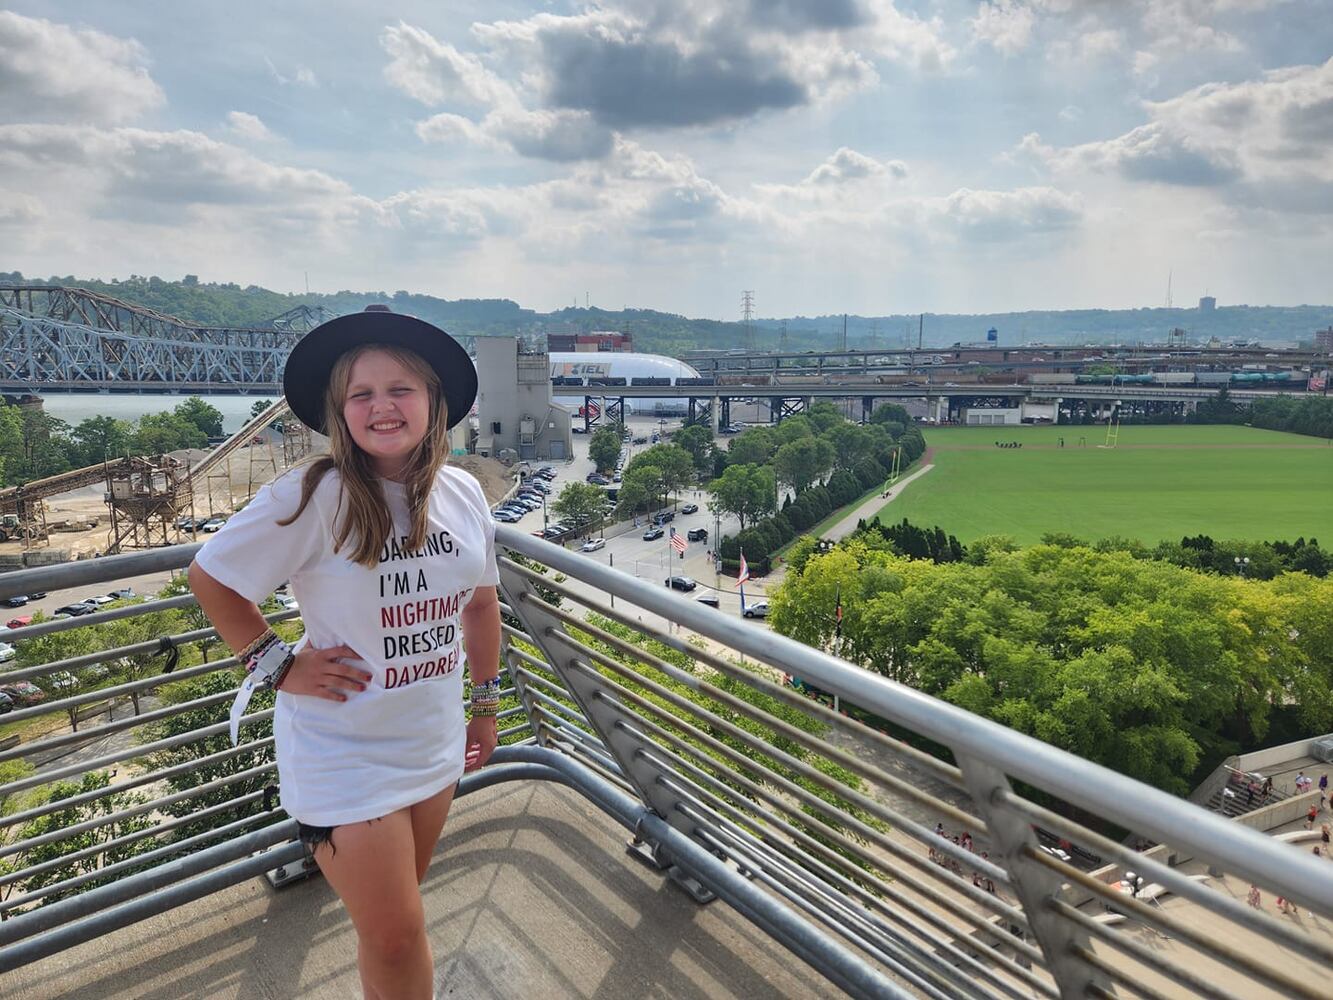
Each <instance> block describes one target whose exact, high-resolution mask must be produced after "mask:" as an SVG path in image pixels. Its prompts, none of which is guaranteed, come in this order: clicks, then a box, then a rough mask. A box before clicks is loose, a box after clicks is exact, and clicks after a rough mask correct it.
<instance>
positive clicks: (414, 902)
mask: <svg viewBox="0 0 1333 1000" xmlns="http://www.w3.org/2000/svg"><path fill="white" fill-rule="evenodd" d="M334 841H335V844H333V845H330V844H320V845H319V846H318V847H317V848H316V850H315V859H316V860H317V861H318V862H319V867H320V870H321V871H322V872H323V873H324V877H325V878H326V879H327V880H328V882H329V884H330V885H331V886H333V889H334V891H335V892H336V893H337V894H338V897H339V898H340V899H341V900H342V901H343V905H344V906H346V907H347V914H348V916H350V917H351V919H352V926H353V927H355V928H356V935H357V965H358V967H359V969H360V971H361V983H362V988H363V990H364V991H365V995H366V1000H387V998H392V1000H431V996H432V991H433V989H434V982H433V980H434V966H433V964H432V961H431V954H430V943H429V941H428V940H427V938H426V921H425V914H424V912H423V910H422V905H421V891H420V889H419V888H418V887H417V866H416V845H415V838H414V835H413V830H412V818H411V814H410V810H409V809H399V810H398V811H397V812H393V813H390V814H389V815H387V816H385V817H384V818H383V819H379V820H373V821H371V822H368V823H352V824H349V825H346V826H340V827H338V828H337V830H336V831H335V832H334ZM335 847H336V850H335Z"/></svg>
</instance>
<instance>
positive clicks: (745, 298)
mask: <svg viewBox="0 0 1333 1000" xmlns="http://www.w3.org/2000/svg"><path fill="white" fill-rule="evenodd" d="M741 321H742V322H743V323H744V324H745V351H746V353H747V354H753V353H754V291H753V290H752V289H751V290H746V291H743V292H741Z"/></svg>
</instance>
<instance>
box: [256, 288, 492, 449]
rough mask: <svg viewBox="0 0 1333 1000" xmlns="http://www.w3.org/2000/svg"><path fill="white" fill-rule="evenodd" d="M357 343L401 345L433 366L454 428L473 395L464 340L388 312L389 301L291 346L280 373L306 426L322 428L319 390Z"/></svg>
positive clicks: (473, 370)
mask: <svg viewBox="0 0 1333 1000" xmlns="http://www.w3.org/2000/svg"><path fill="white" fill-rule="evenodd" d="M362 344H384V345H385V346H388V347H404V348H406V349H407V350H409V351H412V352H414V353H416V354H419V355H420V356H421V357H422V359H423V360H424V361H425V362H426V363H427V364H428V365H430V366H431V368H433V369H435V374H436V375H437V376H439V379H440V389H441V391H442V392H443V394H444V399H445V402H446V403H447V404H448V407H449V426H450V427H453V426H454V425H455V424H456V423H458V422H459V421H460V420H462V419H463V418H464V417H466V416H467V415H468V413H469V412H471V410H472V404H473V403H474V402H475V401H476V399H477V368H476V366H475V365H474V364H473V363H472V359H471V358H470V357H468V354H467V351H465V350H463V345H461V344H460V343H459V342H458V341H456V340H454V338H453V337H451V336H449V334H447V333H445V332H444V331H443V330H441V329H440V328H439V327H438V326H432V325H431V324H430V323H427V322H426V321H425V320H420V319H417V318H416V317H415V316H404V315H402V314H401V313H395V312H390V311H389V308H388V306H367V307H366V311H365V312H359V313H349V314H348V315H346V316H339V317H338V318H337V319H331V320H329V321H328V322H327V323H321V324H320V325H319V326H317V327H315V328H314V329H313V330H311V331H310V332H309V333H307V334H306V335H305V336H304V337H302V338H301V339H300V340H299V341H298V342H297V344H296V346H295V347H293V348H292V353H291V354H289V355H288V356H287V366H286V367H285V368H284V369H283V372H282V391H283V393H284V394H285V395H286V396H287V405H288V406H289V407H291V411H292V413H294V414H296V418H297V419H298V420H300V421H301V423H303V424H305V425H306V426H307V427H309V428H310V429H311V430H314V431H318V432H319V433H321V434H325V433H327V431H326V430H325V427H324V392H325V390H326V389H327V388H328V385H329V376H330V375H331V374H332V372H333V365H334V362H336V361H337V360H338V358H340V357H341V356H342V355H344V354H346V353H347V352H348V351H350V350H351V349H352V348H354V347H360V346H361V345H362Z"/></svg>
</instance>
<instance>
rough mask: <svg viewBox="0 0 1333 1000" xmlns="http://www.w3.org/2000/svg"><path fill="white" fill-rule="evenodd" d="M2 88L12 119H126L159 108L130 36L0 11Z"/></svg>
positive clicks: (159, 98) (157, 93) (142, 56)
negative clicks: (20, 116)
mask: <svg viewBox="0 0 1333 1000" xmlns="http://www.w3.org/2000/svg"><path fill="white" fill-rule="evenodd" d="M0 93H3V94H4V112H3V115H4V117H5V118H8V119H9V120H11V121H12V120H14V119H15V118H16V117H17V116H19V115H22V116H23V117H24V118H27V119H29V120H32V119H44V118H55V119H58V120H63V121H70V120H74V121H90V122H91V121H96V122H103V123H105V122H123V121H131V120H133V119H135V118H137V117H139V116H140V115H142V114H144V113H145V112H148V111H151V110H153V109H155V108H158V107H160V106H162V105H163V104H164V103H165V102H166V98H165V96H164V95H163V93H162V89H161V88H160V87H159V86H158V85H157V84H156V83H154V82H153V79H152V78H151V77H150V76H149V75H148V68H147V55H146V53H145V52H144V50H143V47H142V46H141V45H140V44H139V43H138V42H136V41H134V40H133V39H125V38H116V37H114V36H112V35H107V34H103V33H102V32H100V31H94V30H93V29H91V28H71V27H70V26H69V25H65V24H56V23H54V22H52V21H47V20H44V19H42V18H32V17H24V16H23V15H21V14H15V13H13V12H11V11H0Z"/></svg>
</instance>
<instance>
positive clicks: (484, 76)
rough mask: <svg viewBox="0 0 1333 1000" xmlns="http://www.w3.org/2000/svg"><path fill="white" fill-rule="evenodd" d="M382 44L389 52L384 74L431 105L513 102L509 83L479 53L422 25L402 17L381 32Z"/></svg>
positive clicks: (389, 79) (483, 105)
mask: <svg viewBox="0 0 1333 1000" xmlns="http://www.w3.org/2000/svg"><path fill="white" fill-rule="evenodd" d="M380 47H381V48H383V49H384V51H385V52H387V53H388V54H389V63H388V65H387V66H385V67H384V78H385V79H386V80H387V81H388V82H389V83H390V84H392V85H393V86H394V87H395V88H397V89H398V90H401V91H402V92H403V93H404V94H406V95H407V96H408V97H411V98H412V99H413V100H416V101H419V102H421V103H422V104H425V105H426V106H427V107H438V106H440V105H443V104H449V103H455V102H464V103H468V104H472V105H480V106H482V107H491V106H493V105H495V104H498V103H502V102H504V103H512V102H513V99H514V98H513V92H512V90H511V88H510V87H509V85H508V84H506V83H505V82H504V81H503V80H501V79H500V78H499V77H498V76H496V74H494V73H492V72H491V71H490V70H488V69H487V68H486V67H485V66H483V65H482V62H481V60H480V59H479V58H478V57H477V56H475V55H473V54H471V53H464V52H459V51H458V49H456V48H454V46H452V45H450V44H449V43H448V42H441V41H440V40H438V39H437V38H435V37H434V36H433V35H431V33H430V32H428V31H426V30H424V29H422V28H416V27H413V26H412V25H409V24H405V23H404V22H401V21H400V22H399V23H398V24H397V25H392V26H390V27H387V28H385V29H384V31H383V32H381V34H380Z"/></svg>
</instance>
